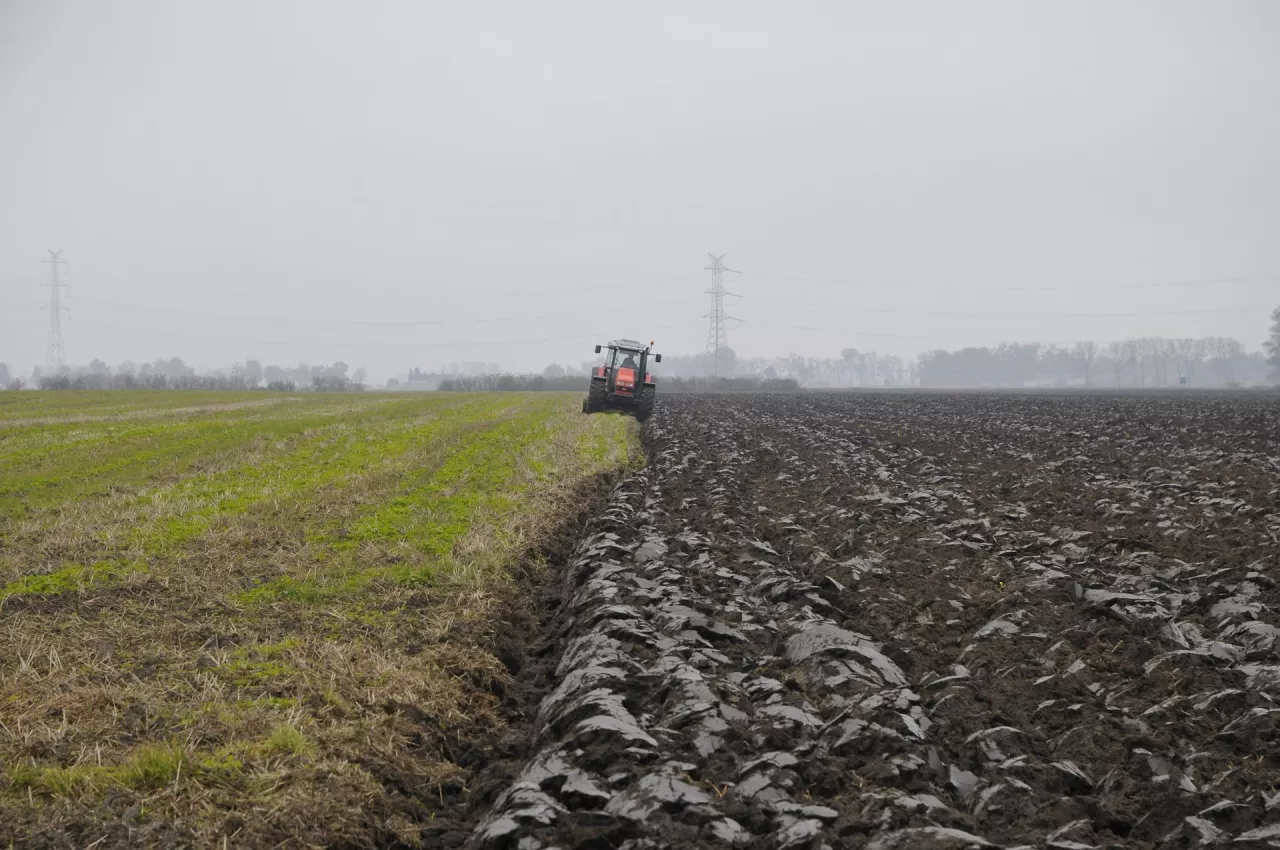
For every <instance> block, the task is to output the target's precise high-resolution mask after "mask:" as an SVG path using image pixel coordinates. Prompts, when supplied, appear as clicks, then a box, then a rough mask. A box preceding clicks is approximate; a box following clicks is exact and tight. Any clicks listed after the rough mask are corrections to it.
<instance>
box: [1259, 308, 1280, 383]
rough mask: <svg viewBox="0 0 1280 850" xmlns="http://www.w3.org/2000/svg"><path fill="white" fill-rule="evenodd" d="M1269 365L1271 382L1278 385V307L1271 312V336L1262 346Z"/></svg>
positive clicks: (1279, 345)
mask: <svg viewBox="0 0 1280 850" xmlns="http://www.w3.org/2000/svg"><path fill="white" fill-rule="evenodd" d="M1262 347H1263V348H1264V349H1265V350H1266V352H1267V362H1268V363H1270V364H1271V375H1270V378H1271V380H1273V381H1275V382H1276V383H1280V307H1277V308H1275V309H1274V310H1272V311H1271V336H1270V338H1269V339H1268V340H1267V341H1266V342H1264V343H1263V344H1262Z"/></svg>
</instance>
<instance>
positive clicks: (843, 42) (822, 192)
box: [0, 0, 1280, 377]
mask: <svg viewBox="0 0 1280 850" xmlns="http://www.w3.org/2000/svg"><path fill="white" fill-rule="evenodd" d="M47 248H61V249H63V250H64V251H65V256H66V257H67V258H68V259H69V260H70V279H71V282H72V285H71V298H70V299H69V301H68V303H69V304H70V305H71V307H72V312H71V313H70V314H69V315H68V316H67V319H66V323H65V326H66V336H67V349H68V359H69V360H70V361H71V362H75V363H82V362H86V361H88V360H89V359H90V358H92V357H101V358H103V359H105V360H107V361H108V362H110V363H113V364H114V363H118V362H120V361H121V360H124V359H126V358H128V359H134V360H142V359H154V358H155V357H158V356H171V355H178V356H181V357H183V358H185V359H187V360H188V361H189V362H194V363H197V364H199V365H207V366H212V365H227V364H229V363H230V362H231V361H232V360H235V359H244V358H246V357H256V358H259V359H262V360H265V361H269V362H279V363H283V364H285V365H291V364H292V363H295V362H297V361H298V360H307V361H310V362H326V363H328V362H332V361H334V360H337V359H342V360H345V361H346V362H348V363H350V364H352V366H353V367H354V366H356V365H360V364H365V365H367V366H368V367H369V368H370V370H371V372H372V373H373V375H374V376H375V377H386V376H389V375H390V374H392V373H394V372H400V371H404V370H406V369H407V368H408V367H409V366H422V367H428V368H429V367H433V366H435V365H437V364H440V363H443V362H447V361H449V360H492V361H498V362H501V363H502V364H503V365H504V366H505V367H507V368H512V369H517V370H520V369H522V368H524V367H528V368H530V369H541V368H542V366H544V365H545V364H546V363H547V362H549V361H552V360H556V361H560V362H572V363H578V362H580V361H581V360H583V359H586V358H588V357H590V346H591V344H592V343H593V342H595V341H597V340H604V339H606V338H608V337H612V336H633V337H642V338H646V339H648V338H654V339H656V340H658V342H659V349H660V350H662V351H664V352H669V353H673V354H674V353H684V352H693V351H697V350H701V348H702V347H703V344H704V340H705V336H706V322H705V320H703V319H702V318H700V317H701V316H702V315H703V313H705V312H706V309H707V306H708V305H707V296H705V295H703V291H704V290H705V289H706V286H707V283H708V273H707V272H706V271H704V270H703V267H704V266H705V265H706V261H707V252H709V251H714V252H715V253H727V254H728V257H727V261H728V262H729V264H730V265H731V266H732V267H733V268H735V269H739V270H741V271H742V272H743V275H742V276H741V278H739V279H738V280H736V281H735V282H734V283H733V284H732V288H733V290H734V291H736V292H738V293H741V294H742V295H743V296H744V298H743V299H742V300H741V301H740V302H739V303H737V304H736V305H734V306H733V307H732V312H733V313H734V315H736V316H739V317H741V318H742V319H744V320H745V322H744V323H743V324H742V326H741V327H740V328H738V329H737V330H734V331H733V332H732V333H731V343H732V344H733V346H734V347H735V349H737V350H738V352H739V354H740V355H744V356H753V355H778V354H786V353H788V352H791V351H798V352H802V353H806V354H810V355H833V354H836V353H838V352H839V350H840V349H841V348H843V347H846V346H853V347H857V348H863V349H867V348H875V349H879V350H882V351H890V352H896V353H900V354H912V353H914V352H917V351H920V350H924V349H927V348H931V347H957V346H960V345H963V344H967V343H996V342H1000V341H1015V340H1016V341H1032V340H1046V341H1070V340H1075V339H1081V338H1092V339H1096V340H1099V341H1106V340H1110V339H1115V338H1121V337H1125V336H1130V335H1152V334H1163V335H1178V336H1182V335H1196V336H1199V335H1209V334H1212V335H1234V336H1237V337H1239V338H1240V339H1241V340H1242V341H1244V342H1245V343H1246V344H1247V345H1248V346H1249V347H1251V348H1255V347H1257V345H1258V344H1259V342H1260V341H1261V340H1262V339H1263V338H1264V336H1265V332H1266V324H1267V322H1266V312H1267V311H1268V309H1269V308H1270V307H1271V306H1273V305H1275V304H1277V303H1280V3H1277V2H1270V0H1256V1H1255V2H1243V0H1199V2H1184V1H1182V0H1147V1H1146V2H1138V1H1137V0H1093V2H1089V0H1062V2H1022V1H1021V0H1006V1H1005V2H991V1H990V0H973V2H949V1H940V2H903V0H884V2H856V0H845V1H844V2H836V1H835V0H833V2H787V3H783V2H769V3H758V2H744V0H731V1H729V0H726V2H688V0H685V2H644V3H639V2H636V3H617V2H595V3H588V2H581V3H551V2H506V3H502V2H488V0H473V1H472V2H453V3H444V2H407V1H406V2H391V0H361V2H356V0H348V1H347V2H319V0H296V2H284V0H254V2H249V1H248V0H239V2H228V0H219V2H196V0H185V1H184V0H116V2H107V0H81V2H62V0H0V361H7V362H9V363H10V364H14V363H16V364H19V365H21V366H23V367H30V366H31V365H35V364H37V363H40V362H41V361H42V360H43V357H44V347H45V338H46V327H47V317H46V314H45V313H44V312H41V311H40V310H39V309H38V307H39V305H40V304H41V303H43V302H44V300H45V299H46V290H43V289H41V288H40V287H39V283H40V282H41V280H43V279H44V276H45V271H46V267H45V266H43V265H41V260H42V259H43V257H44V255H45V250H46V249H47ZM1184 281H1198V282H1201V283H1199V284H1197V285H1172V286H1170V285H1163V284H1170V283H1180V282H1184ZM1205 281H1210V283H1204V282H1205ZM1214 281H1217V282H1214ZM1149 284H1162V285H1158V286H1151V285H1149ZM955 314H981V315H955ZM1097 314H1109V315H1097Z"/></svg>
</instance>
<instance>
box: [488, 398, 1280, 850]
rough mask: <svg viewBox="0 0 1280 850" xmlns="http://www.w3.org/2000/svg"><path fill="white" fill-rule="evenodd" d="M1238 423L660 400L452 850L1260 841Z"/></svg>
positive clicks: (1259, 521)
mask: <svg viewBox="0 0 1280 850" xmlns="http://www.w3.org/2000/svg"><path fill="white" fill-rule="evenodd" d="M1126 404H1128V405H1129V407H1128V408H1126V407H1125V405H1126ZM1233 404H1234V405H1237V407H1232V406H1231V405H1233ZM1250 404H1253V405H1255V406H1259V407H1261V406H1264V405H1266V404H1270V405H1272V408H1271V410H1272V412H1273V413H1274V405H1275V403H1274V401H1271V402H1266V401H1261V402H1239V403H1236V402H1222V401H1221V400H1213V399H1209V400H1195V401H1189V400H1185V401H1184V400H1180V399H1168V398H1164V399H1160V398H1157V399H1150V398H1149V399H1145V400H1144V399H1132V400H1129V401H1128V402H1126V401H1125V400H1117V399H1114V398H1108V399H1106V400H1105V401H1099V400H1097V399H1089V398H1087V397H1085V398H1081V399H1078V400H1063V399H1058V398H1052V399H1050V398H1044V397H1035V396H1026V397H1004V398H1000V397H984V396H969V397H959V398H951V399H947V398H939V399H936V400H934V401H932V402H930V401H928V400H926V401H924V402H921V400H919V399H912V398H909V397H908V398H902V397H899V398H893V397H882V398H874V397H861V398H857V397H854V398H850V397H839V396H836V397H827V398H817V399H814V398H804V399H801V398H786V397H754V398H750V399H735V398H728V397H718V398H717V397H700V398H695V397H689V398H685V397H681V398H673V399H667V400H664V401H663V403H662V405H661V408H660V411H659V415H658V416H656V417H655V419H654V420H653V422H652V423H651V425H650V427H649V434H648V438H649V440H650V444H651V448H652V455H653V457H652V463H651V465H650V466H649V468H647V469H646V470H644V471H643V472H641V473H639V474H637V475H635V476H633V477H632V478H630V479H628V480H627V481H625V482H624V483H622V484H621V485H620V486H619V487H618V488H617V489H616V490H615V492H614V494H613V496H612V500H611V501H610V503H609V504H608V506H607V508H606V509H605V510H603V511H602V512H601V513H599V514H598V515H597V516H596V517H595V518H594V519H593V520H592V521H591V522H590V524H589V525H588V527H587V531H586V534H585V536H584V537H583V539H582V540H581V541H580V543H579V545H578V547H577V549H576V550H575V552H574V555H573V556H572V558H571V559H570V560H569V562H568V563H567V564H566V565H565V568H564V570H563V572H562V574H561V582H562V585H561V587H560V588H559V607H558V609H557V611H556V613H555V615H554V617H553V618H552V620H551V622H550V625H549V627H548V628H549V631H548V634H547V642H546V644H545V646H544V647H543V651H542V652H541V653H540V654H535V657H534V659H533V661H532V663H530V664H529V665H528V666H527V667H526V668H525V670H524V671H523V673H522V674H521V676H520V684H519V685H518V689H521V690H524V691H526V692H532V693H535V694H537V695H538V697H539V699H538V700H537V702H536V708H531V710H530V715H529V717H528V718H527V721H528V722H527V724H526V727H525V728H524V729H522V730H520V733H521V734H524V735H525V736H526V740H525V741H524V742H523V744H522V747H521V749H522V751H523V752H524V753H525V757H524V759H523V760H522V762H521V763H520V764H519V766H518V768H517V769H516V770H515V771H514V774H512V773H511V768H510V766H507V767H506V768H504V769H506V770H508V773H507V774H506V776H507V780H506V781H503V782H498V781H497V779H498V778H499V777H500V776H501V772H500V771H498V772H494V773H491V774H490V775H489V776H488V777H486V778H485V779H484V780H482V781H480V782H478V783H477V784H476V785H475V786H474V787H475V788H476V795H475V802H477V803H481V804H483V807H484V811H483V814H482V816H480V817H479V819H478V823H477V825H476V826H475V828H474V830H473V831H472V833H471V838H470V843H471V845H473V846H476V847H518V848H521V850H537V848H552V847H559V848H570V847H574V848H593V847H624V848H643V847H762V848H763V847H770V848H781V847H806V848H809V847H813V848H817V847H876V848H890V847H969V846H1002V847H1017V846H1051V847H1063V848H1090V847H1104V846H1126V847H1128V846H1157V845H1160V846H1185V847H1192V846H1200V845H1202V844H1207V843H1217V842H1220V841H1224V840H1232V839H1234V840H1236V841H1237V843H1236V844H1235V846H1240V847H1249V846H1269V845H1268V843H1267V842H1268V841H1269V840H1271V839H1275V840H1280V828H1277V827H1276V826H1275V824H1277V822H1280V793H1278V791H1277V787H1278V785H1280V759H1278V758H1277V756H1276V754H1275V753H1276V749H1277V747H1276V741H1277V737H1278V736H1277V731H1276V730H1277V728H1278V727H1280V723H1278V722H1277V720H1278V719H1280V705H1278V704H1277V697H1278V696H1280V664H1278V663H1277V662H1278V661H1280V657H1278V653H1277V646H1276V644H1277V637H1280V623H1278V622H1277V618H1276V615H1275V611H1276V604H1277V603H1278V602H1280V598H1278V594H1277V590H1276V587H1277V586H1276V581H1275V579H1276V575H1277V567H1278V563H1277V557H1278V554H1277V553H1278V552H1280V547H1277V546H1276V545H1275V537H1274V529H1275V528H1276V527H1277V516H1276V503H1277V502H1276V499H1275V496H1276V492H1277V490H1276V486H1277V481H1276V478H1277V475H1276V472H1275V467H1274V465H1263V464H1259V463H1258V460H1259V458H1262V459H1266V458H1269V457H1274V456H1275V454H1276V451H1277V446H1278V445H1280V440H1278V439H1277V433H1276V427H1275V426H1274V425H1273V424H1268V420H1267V419H1266V418H1265V417H1263V416H1260V415H1259V414H1258V411H1257V410H1255V409H1253V408H1252V407H1249V405H1250ZM904 414H909V415H904ZM1109 416H1110V417H1114V416H1122V417H1125V418H1127V419H1128V420H1129V421H1138V422H1142V421H1146V422H1147V423H1149V424H1148V426H1147V427H1146V429H1145V431H1144V432H1142V433H1139V434H1137V435H1130V434H1125V433H1123V432H1109V431H1108V429H1107V428H1106V427H1102V426H1100V425H1099V421H1100V420H1103V419H1105V418H1106V417H1109ZM1270 421H1271V422H1274V419H1273V420H1270ZM967 426H971V427H967ZM1205 426H1208V427H1205ZM1197 428H1201V429H1202V430H1201V431H1199V432H1197ZM1009 435H1017V436H1016V443H1017V449H1016V451H1012V450H1010V449H1009V448H1008V446H1009V445H1010V443H1011V442H1012V438H1011V437H1010V436H1009ZM1233 441H1234V442H1233ZM920 447H927V452H926V451H925V450H924V449H922V448H920ZM1157 460H1158V461H1159V462H1158V463H1157Z"/></svg>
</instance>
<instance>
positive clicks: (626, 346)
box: [609, 339, 645, 351]
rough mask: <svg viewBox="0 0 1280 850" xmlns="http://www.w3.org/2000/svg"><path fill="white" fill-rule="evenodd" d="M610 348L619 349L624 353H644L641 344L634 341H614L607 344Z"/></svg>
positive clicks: (643, 346) (642, 344)
mask: <svg viewBox="0 0 1280 850" xmlns="http://www.w3.org/2000/svg"><path fill="white" fill-rule="evenodd" d="M609 347H610V348H621V349H623V350H625V351H644V348H645V345H644V343H643V342H636V341H635V340H634V339H615V340H613V341H612V342H610V343H609Z"/></svg>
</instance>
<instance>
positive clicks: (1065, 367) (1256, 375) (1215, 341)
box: [918, 337, 1274, 388]
mask: <svg viewBox="0 0 1280 850" xmlns="http://www.w3.org/2000/svg"><path fill="white" fill-rule="evenodd" d="M918 373H919V385H920V386H922V387H956V388H959V387H976V388H980V387H1021V386H1060V387H1068V386H1080V387H1117V388H1144V387H1147V388H1149V387H1239V386H1255V385H1264V384H1266V383H1267V382H1268V380H1269V379H1271V380H1274V377H1273V376H1272V375H1269V370H1268V364H1267V359H1266V358H1265V357H1264V355H1263V354H1262V353H1260V352H1248V351H1246V350H1245V348H1244V346H1243V345H1242V344H1241V343H1240V341H1239V340H1236V339H1231V338H1229V337H1205V338H1202V339H1165V338H1162V337H1142V338H1138V339H1129V340H1124V341H1122V342H1113V343H1109V344H1107V345H1105V346H1104V345H1099V344H1097V343H1094V342H1088V341H1085V342H1078V343H1076V344H1075V345H1073V346H1070V347H1060V346H1056V345H1041V344H1038V343H1025V344H1011V345H1001V346H996V347H994V348H977V347H970V348H962V349H959V350H957V351H930V352H928V353H927V354H924V355H922V356H921V357H920V362H919V370H918Z"/></svg>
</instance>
